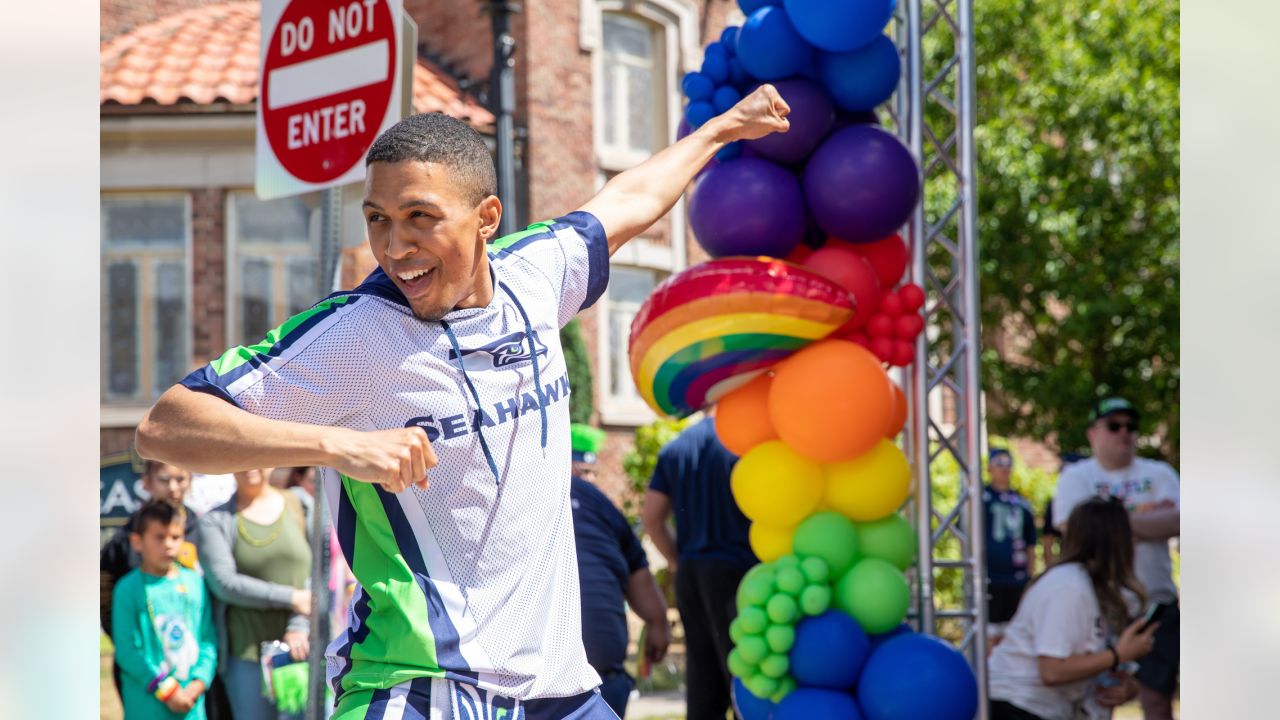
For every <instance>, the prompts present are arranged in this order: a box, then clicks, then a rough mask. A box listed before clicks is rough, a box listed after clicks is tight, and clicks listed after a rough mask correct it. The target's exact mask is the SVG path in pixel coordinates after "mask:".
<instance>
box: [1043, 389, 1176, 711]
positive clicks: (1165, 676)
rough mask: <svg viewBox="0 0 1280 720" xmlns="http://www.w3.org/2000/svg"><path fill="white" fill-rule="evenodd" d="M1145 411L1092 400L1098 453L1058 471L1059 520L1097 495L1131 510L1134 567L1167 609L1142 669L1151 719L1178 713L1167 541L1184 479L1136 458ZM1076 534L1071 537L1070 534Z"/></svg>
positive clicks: (1092, 438) (1092, 442)
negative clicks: (1175, 699)
mask: <svg viewBox="0 0 1280 720" xmlns="http://www.w3.org/2000/svg"><path fill="white" fill-rule="evenodd" d="M1140 420H1141V416H1140V415H1139V413H1138V409H1137V408H1136V407H1134V405H1133V404H1132V403H1130V402H1129V401H1128V400H1125V399H1124V398H1119V397H1111V398H1106V399H1105V400H1102V401H1100V402H1099V403H1098V404H1097V405H1095V406H1094V408H1093V411H1092V413H1091V414H1090V417H1089V427H1088V429H1087V430H1086V435H1087V436H1088V439H1089V447H1090V448H1091V449H1092V451H1093V457H1091V458H1089V459H1087V460H1084V461H1081V462H1078V463H1075V464H1073V465H1071V466H1070V467H1068V468H1067V469H1066V470H1064V471H1063V472H1062V475H1060V476H1059V477H1058V488H1057V494H1056V497H1055V498H1054V503H1053V522H1054V524H1055V525H1057V526H1058V527H1059V528H1060V529H1061V528H1063V526H1064V525H1065V524H1066V522H1067V518H1068V517H1069V516H1070V514H1071V512H1072V509H1073V508H1075V507H1076V506H1077V505H1078V504H1080V503H1081V502H1084V501H1085V500H1087V499H1089V498H1091V497H1104V498H1116V499H1118V500H1120V501H1121V502H1123V503H1124V507H1125V509H1126V510H1128V512H1129V525H1130V527H1131V528H1132V530H1133V539H1134V574H1135V575H1136V576H1137V578H1138V581H1139V582H1141V583H1142V586H1143V589H1144V590H1146V593H1147V597H1148V598H1150V599H1151V601H1153V602H1159V603H1164V604H1165V605H1166V606H1167V608H1166V609H1165V611H1164V615H1163V616H1162V618H1161V620H1160V630H1159V631H1158V632H1157V633H1156V636H1155V649H1154V650H1153V651H1152V652H1151V654H1150V655H1148V656H1147V657H1146V658H1144V659H1143V661H1142V663H1141V667H1140V668H1139V670H1138V673H1137V679H1138V684H1139V686H1140V688H1139V694H1138V699H1139V700H1140V701H1141V703H1142V712H1143V715H1144V716H1145V718H1146V720H1173V695H1174V692H1175V691H1176V689H1177V686H1178V666H1179V660H1180V642H1179V630H1178V627H1179V612H1178V588H1177V586H1176V585H1175V584H1174V582H1173V563H1172V558H1171V556H1170V553H1169V540H1170V539H1171V538H1175V537H1177V536H1178V534H1179V526H1180V510H1179V487H1180V483H1179V479H1178V473H1177V472H1176V471H1175V470H1174V469H1173V468H1172V467H1170V466H1169V464H1168V463H1164V462H1160V461H1157V460H1149V459H1147V458H1141V457H1137V440H1138V429H1139V421H1140ZM1066 541H1067V542H1070V541H1071V538H1070V537H1067V538H1066Z"/></svg>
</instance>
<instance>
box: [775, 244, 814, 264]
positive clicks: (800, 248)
mask: <svg viewBox="0 0 1280 720" xmlns="http://www.w3.org/2000/svg"><path fill="white" fill-rule="evenodd" d="M812 254H813V248H811V247H809V246H808V245H805V244H804V243H801V244H799V245H797V246H796V249H795V250H792V251H791V254H789V255H787V256H786V257H784V258H782V259H783V260H786V261H787V262H792V263H795V264H797V265H803V264H804V262H805V260H808V259H809V256H810V255H812Z"/></svg>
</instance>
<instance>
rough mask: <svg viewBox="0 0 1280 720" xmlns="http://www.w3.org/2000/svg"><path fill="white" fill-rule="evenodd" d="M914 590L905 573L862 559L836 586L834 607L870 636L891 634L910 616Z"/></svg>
mask: <svg viewBox="0 0 1280 720" xmlns="http://www.w3.org/2000/svg"><path fill="white" fill-rule="evenodd" d="M910 602H911V589H910V588H909V587H907V579H906V578H905V577H903V576H902V571H901V570H899V569H898V568H896V567H894V566H893V565H892V564H890V563H888V562H885V561H884V560H881V559H880V558H863V559H862V560H859V561H858V562H857V563H856V564H855V565H854V566H853V567H852V568H851V569H850V570H849V572H847V573H845V575H844V577H842V578H840V582H838V583H837V584H836V595H835V605H836V607H838V608H839V609H841V610H843V611H844V612H846V613H848V614H849V615H850V616H851V617H853V619H854V620H857V621H858V624H859V625H861V626H862V629H863V631H864V632H866V633H867V634H868V635H878V634H880V633H885V632H889V631H890V630H892V629H893V628H895V627H897V626H898V625H899V624H900V623H901V622H902V620H903V618H905V617H906V616H907V606H908V605H909V604H910Z"/></svg>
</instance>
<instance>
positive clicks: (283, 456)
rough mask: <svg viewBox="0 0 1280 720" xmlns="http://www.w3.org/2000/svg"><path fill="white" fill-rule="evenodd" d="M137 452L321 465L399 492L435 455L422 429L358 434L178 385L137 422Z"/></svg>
mask: <svg viewBox="0 0 1280 720" xmlns="http://www.w3.org/2000/svg"><path fill="white" fill-rule="evenodd" d="M136 447H137V450H138V454H139V455H141V456H142V457H144V458H147V459H149V460H160V461H163V462H166V463H170V464H173V465H177V466H178V467H183V468H187V469H189V470H193V471H195V472H201V473H216V474H222V473H231V472H239V471H242V470H252V469H255V468H264V467H287V466H306V465H324V466H328V467H333V468H336V469H337V470H338V471H339V472H341V473H343V474H344V475H347V476H349V477H352V478H354V479H356V480H363V481H365V482H372V483H379V484H381V485H382V486H383V487H384V488H386V489H387V490H389V491H391V492H399V491H401V490H403V489H405V488H407V487H408V486H409V485H412V484H415V483H418V484H419V486H420V487H423V488H425V487H426V475H427V471H428V470H430V469H431V468H432V467H435V464H436V456H435V453H434V452H433V451H432V449H431V443H429V442H428V441H427V436H426V433H425V432H423V431H422V429H421V428H416V427H414V428H397V429H394V430H379V431H376V432H359V431H356V430H348V429H346V428H337V427H323V426H319V425H307V424H305V423H296V422H288V421H284V420H272V419H269V418H264V417H260V416H258V415H254V414H253V413H250V412H247V411H245V410H242V409H240V408H238V407H236V406H234V405H231V404H230V403H227V402H226V401H224V400H221V399H219V398H216V397H214V396H212V395H208V394H206V393H201V392H195V391H194V390H190V389H188V388H186V387H184V386H182V385H175V386H173V387H171V388H169V389H168V390H167V391H166V392H165V393H164V395H162V396H160V400H159V401H158V402H156V404H155V407H153V408H151V410H150V411H148V412H147V415H146V417H144V418H143V419H142V422H141V423H140V424H139V425H138V434H137V440H136Z"/></svg>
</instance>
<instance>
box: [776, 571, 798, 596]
mask: <svg viewBox="0 0 1280 720" xmlns="http://www.w3.org/2000/svg"><path fill="white" fill-rule="evenodd" d="M775 582H776V583H777V585H778V590H780V591H782V592H784V593H786V594H788V595H790V596H792V597H795V596H796V595H799V594H800V591H801V590H803V589H804V584H805V583H804V573H802V572H800V568H793V567H785V568H782V569H780V570H778V574H777V576H776V578H775Z"/></svg>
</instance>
